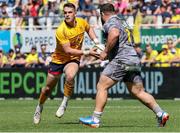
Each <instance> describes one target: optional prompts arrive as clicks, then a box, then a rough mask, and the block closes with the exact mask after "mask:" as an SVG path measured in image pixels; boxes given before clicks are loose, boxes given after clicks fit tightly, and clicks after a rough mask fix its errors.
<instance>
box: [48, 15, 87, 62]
mask: <svg viewBox="0 0 180 133" xmlns="http://www.w3.org/2000/svg"><path fill="white" fill-rule="evenodd" d="M89 28H90V25H89V24H88V23H87V21H85V20H84V19H82V18H76V26H75V27H69V26H68V25H67V24H66V23H65V22H64V21H63V22H62V23H61V24H60V26H59V27H58V28H57V30H56V49H55V51H54V53H53V54H52V62H53V63H57V64H64V63H66V62H68V61H70V60H80V56H75V55H68V54H66V53H65V52H64V50H63V48H62V46H63V45H66V44H67V43H70V46H71V48H73V49H79V50H80V49H81V47H82V43H83V39H84V33H85V32H86V31H89Z"/></svg>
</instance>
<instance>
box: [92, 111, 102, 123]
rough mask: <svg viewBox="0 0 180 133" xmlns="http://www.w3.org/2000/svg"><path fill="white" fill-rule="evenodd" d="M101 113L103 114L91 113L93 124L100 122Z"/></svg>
mask: <svg viewBox="0 0 180 133" xmlns="http://www.w3.org/2000/svg"><path fill="white" fill-rule="evenodd" d="M102 113H103V112H98V111H94V113H93V119H94V121H95V122H97V123H99V122H100V119H101V116H102Z"/></svg>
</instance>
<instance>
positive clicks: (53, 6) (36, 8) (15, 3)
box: [0, 0, 180, 29]
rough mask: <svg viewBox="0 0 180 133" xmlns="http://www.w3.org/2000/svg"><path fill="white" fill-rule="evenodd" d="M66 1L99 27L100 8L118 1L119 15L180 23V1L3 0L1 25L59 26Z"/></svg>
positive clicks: (144, 22)
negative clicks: (106, 3)
mask: <svg viewBox="0 0 180 133" xmlns="http://www.w3.org/2000/svg"><path fill="white" fill-rule="evenodd" d="M66 2H72V3H74V4H75V5H76V7H77V11H78V12H77V16H79V17H83V18H86V19H87V20H88V21H89V22H90V23H91V24H92V25H94V26H97V27H98V26H99V12H98V11H99V9H98V7H99V5H100V4H103V3H105V2H110V3H112V4H114V7H115V9H116V13H117V14H121V15H125V16H132V17H133V18H134V19H135V17H136V15H137V12H138V11H139V12H140V13H141V16H142V17H143V19H142V22H141V23H142V24H161V23H163V24H180V0H7V2H0V16H1V17H0V27H1V29H9V28H10V27H11V26H12V25H13V26H15V27H16V28H25V26H28V25H35V26H38V25H39V26H41V27H40V28H43V26H47V25H48V24H52V26H57V25H58V24H59V22H60V21H61V20H62V18H63V12H62V8H63V5H64V3H66ZM29 18H33V19H29ZM48 18H50V19H48ZM134 19H133V20H134ZM12 23H13V24H12ZM32 23H33V24H32Z"/></svg>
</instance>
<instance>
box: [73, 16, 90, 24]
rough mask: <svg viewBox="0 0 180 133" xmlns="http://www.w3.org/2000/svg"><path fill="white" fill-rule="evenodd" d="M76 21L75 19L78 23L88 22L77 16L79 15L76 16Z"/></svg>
mask: <svg viewBox="0 0 180 133" xmlns="http://www.w3.org/2000/svg"><path fill="white" fill-rule="evenodd" d="M76 21H77V22H78V23H80V24H86V23H88V22H87V21H86V20H85V19H83V18H79V17H77V18H76Z"/></svg>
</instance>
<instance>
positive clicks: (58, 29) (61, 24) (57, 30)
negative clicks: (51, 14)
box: [56, 21, 66, 32]
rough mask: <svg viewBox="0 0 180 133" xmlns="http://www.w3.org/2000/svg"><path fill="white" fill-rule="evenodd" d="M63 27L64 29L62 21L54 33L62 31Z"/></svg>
mask: <svg viewBox="0 0 180 133" xmlns="http://www.w3.org/2000/svg"><path fill="white" fill-rule="evenodd" d="M65 27H66V24H65V22H64V21H62V22H61V23H60V25H59V26H58V27H57V29H56V32H60V31H63V30H64V28H65Z"/></svg>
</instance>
